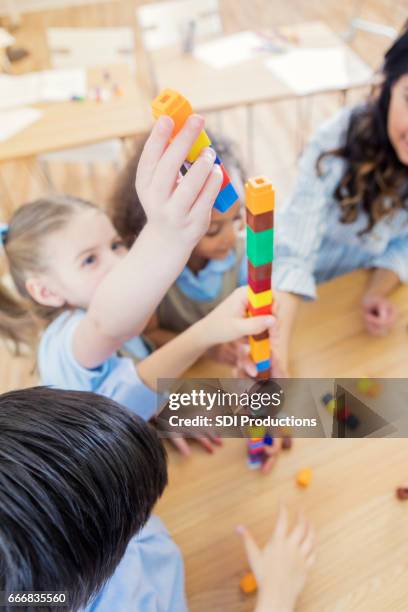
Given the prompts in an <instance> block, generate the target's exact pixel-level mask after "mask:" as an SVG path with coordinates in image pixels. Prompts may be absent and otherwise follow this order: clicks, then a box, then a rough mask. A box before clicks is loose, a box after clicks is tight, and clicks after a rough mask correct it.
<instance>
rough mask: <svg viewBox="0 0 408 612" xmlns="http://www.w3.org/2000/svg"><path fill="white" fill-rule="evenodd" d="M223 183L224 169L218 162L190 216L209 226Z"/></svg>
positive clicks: (200, 223) (212, 169)
mask: <svg viewBox="0 0 408 612" xmlns="http://www.w3.org/2000/svg"><path fill="white" fill-rule="evenodd" d="M221 183H222V170H221V168H220V166H219V165H218V164H214V165H213V167H212V168H211V172H210V174H209V175H208V178H207V180H206V182H205V184H204V186H203V188H202V189H201V191H200V193H199V195H198V197H197V199H196V201H195V202H194V205H193V207H192V208H191V213H190V218H191V219H192V220H194V221H195V222H197V223H198V224H199V225H203V226H205V227H208V225H209V224H210V214H211V210H212V207H213V205H214V202H215V200H216V197H217V195H218V192H219V191H220V188H221Z"/></svg>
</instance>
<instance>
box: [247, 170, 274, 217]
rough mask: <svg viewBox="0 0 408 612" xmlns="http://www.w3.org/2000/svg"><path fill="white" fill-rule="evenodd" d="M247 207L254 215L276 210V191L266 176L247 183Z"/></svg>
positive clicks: (257, 177) (252, 179)
mask: <svg viewBox="0 0 408 612" xmlns="http://www.w3.org/2000/svg"><path fill="white" fill-rule="evenodd" d="M245 196H246V207H247V209H248V210H249V212H251V213H252V214H253V215H261V214H263V213H266V212H270V211H271V210H273V209H274V208H275V191H274V189H273V187H272V183H271V181H270V180H269V179H268V178H266V176H256V177H254V178H250V179H248V181H247V182H246V183H245Z"/></svg>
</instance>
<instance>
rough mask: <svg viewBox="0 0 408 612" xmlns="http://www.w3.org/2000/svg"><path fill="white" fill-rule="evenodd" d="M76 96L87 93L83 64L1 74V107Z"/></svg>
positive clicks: (58, 100)
mask: <svg viewBox="0 0 408 612" xmlns="http://www.w3.org/2000/svg"><path fill="white" fill-rule="evenodd" d="M73 96H80V97H85V96H86V72H85V70H83V69H82V68H75V69H72V70H43V71H41V72H30V73H29V74H23V75H20V76H10V75H0V109H6V108H16V107H19V106H26V105H27V104H37V103H38V102H63V101H64V100H70V99H71V98H72V97H73Z"/></svg>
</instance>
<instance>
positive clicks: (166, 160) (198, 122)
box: [155, 115, 204, 195]
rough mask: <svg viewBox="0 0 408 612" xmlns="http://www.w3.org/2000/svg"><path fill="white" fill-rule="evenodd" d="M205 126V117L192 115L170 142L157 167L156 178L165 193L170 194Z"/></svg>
mask: <svg viewBox="0 0 408 612" xmlns="http://www.w3.org/2000/svg"><path fill="white" fill-rule="evenodd" d="M203 127H204V119H203V117H200V116H199V115H190V117H189V118H188V119H187V121H186V122H185V124H184V126H183V128H182V129H181V130H180V132H179V133H178V134H177V136H176V137H175V139H174V140H173V141H172V142H171V143H170V144H169V146H168V147H167V149H166V151H165V153H164V154H163V155H162V157H161V158H160V161H159V162H158V164H157V168H156V175H155V176H156V178H157V179H158V181H159V184H160V187H161V190H162V191H163V193H164V194H167V195H170V193H171V191H172V189H173V187H174V183H175V182H176V178H177V175H178V172H179V170H180V168H181V166H182V165H183V163H184V161H185V159H186V157H187V155H188V152H189V151H190V149H191V147H192V146H193V144H194V143H195V141H196V140H197V138H198V135H199V134H200V132H201V130H202V129H203Z"/></svg>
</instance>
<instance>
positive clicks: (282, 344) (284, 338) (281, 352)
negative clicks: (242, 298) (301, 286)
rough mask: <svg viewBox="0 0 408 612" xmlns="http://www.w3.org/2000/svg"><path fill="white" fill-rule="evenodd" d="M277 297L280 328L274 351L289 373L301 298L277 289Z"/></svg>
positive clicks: (273, 341) (283, 368)
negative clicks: (291, 348) (291, 346)
mask: <svg viewBox="0 0 408 612" xmlns="http://www.w3.org/2000/svg"><path fill="white" fill-rule="evenodd" d="M275 299H276V313H275V314H276V317H277V319H278V329H277V337H276V338H274V339H273V340H272V351H273V353H274V354H275V355H276V357H277V359H278V361H279V364H280V366H281V368H282V370H283V372H284V373H285V374H288V372H289V349H290V342H291V338H292V331H293V327H294V324H295V321H296V316H297V312H298V309H299V304H300V302H301V298H300V296H298V295H296V294H295V293H287V292H278V291H276V292H275Z"/></svg>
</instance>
